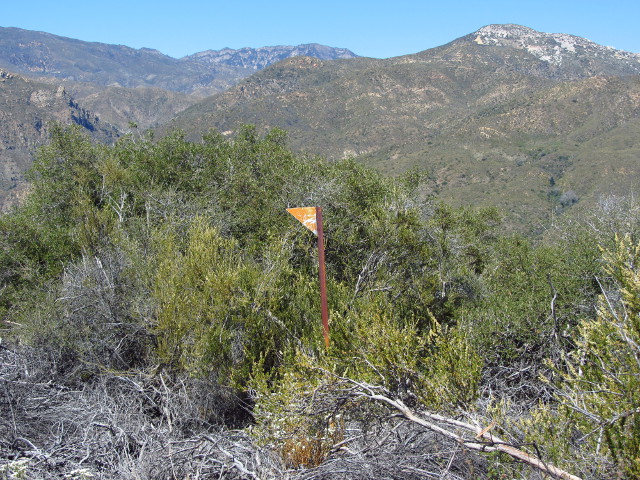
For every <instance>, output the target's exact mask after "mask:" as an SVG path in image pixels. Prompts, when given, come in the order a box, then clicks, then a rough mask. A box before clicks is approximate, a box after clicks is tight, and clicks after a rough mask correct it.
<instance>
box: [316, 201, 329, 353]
mask: <svg viewBox="0 0 640 480" xmlns="http://www.w3.org/2000/svg"><path fill="white" fill-rule="evenodd" d="M316 225H317V228H318V264H319V267H320V268H319V269H318V275H319V277H320V312H321V314H322V331H323V333H324V343H325V346H326V348H327V350H328V349H329V307H328V306H327V272H326V267H325V263H324V231H323V227H322V207H316Z"/></svg>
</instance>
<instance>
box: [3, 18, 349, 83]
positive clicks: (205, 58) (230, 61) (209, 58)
mask: <svg viewBox="0 0 640 480" xmlns="http://www.w3.org/2000/svg"><path fill="white" fill-rule="evenodd" d="M301 55H311V56H317V57H318V58H321V59H323V60H331V59H337V58H353V57H355V54H353V53H352V52H350V51H349V50H347V49H344V48H332V47H327V46H324V45H318V44H309V45H299V46H295V47H289V46H276V47H262V48H243V49H241V50H230V49H225V50H221V51H219V52H216V51H214V50H207V51H205V52H200V53H196V54H194V55H190V56H187V57H184V58H181V59H176V58H173V57H170V56H168V55H164V54H163V53H161V52H159V51H158V50H153V49H150V48H141V49H134V48H130V47H126V46H123V45H109V44H105V43H97V42H85V41H82V40H76V39H72V38H66V37H60V36H57V35H53V34H50V33H45V32H35V31H31V30H22V29H20V28H13V27H10V28H6V27H0V67H1V68H5V69H6V70H9V71H13V72H16V73H20V74H22V75H25V76H32V77H35V76H39V77H50V78H56V79H59V80H66V81H74V82H90V83H93V84H96V85H101V86H104V87H106V86H115V87H127V88H136V87H153V88H163V89H165V90H171V91H174V92H181V93H194V92H198V93H199V94H200V95H206V94H211V93H216V92H219V91H222V90H226V89H227V88H229V87H230V86H232V85H234V84H236V83H238V81H240V80H241V79H243V78H245V77H247V76H249V75H251V74H252V73H254V72H255V71H256V70H260V69H262V68H264V67H266V66H269V65H271V64H273V63H275V62H278V61H280V60H283V59H285V58H289V57H292V56H301Z"/></svg>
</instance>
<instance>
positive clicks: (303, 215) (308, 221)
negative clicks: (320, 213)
mask: <svg viewBox="0 0 640 480" xmlns="http://www.w3.org/2000/svg"><path fill="white" fill-rule="evenodd" d="M287 212H289V213H290V214H291V215H293V216H294V217H296V218H297V219H298V220H299V221H300V223H302V224H303V225H304V226H305V227H307V228H308V229H309V230H311V231H312V232H313V233H314V234H315V235H318V225H317V223H316V207H300V208H287Z"/></svg>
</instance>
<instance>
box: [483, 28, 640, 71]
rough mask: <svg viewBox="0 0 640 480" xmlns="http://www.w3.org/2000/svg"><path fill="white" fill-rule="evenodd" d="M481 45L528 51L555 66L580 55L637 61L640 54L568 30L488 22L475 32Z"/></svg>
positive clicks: (639, 61) (639, 58)
mask: <svg viewBox="0 0 640 480" xmlns="http://www.w3.org/2000/svg"><path fill="white" fill-rule="evenodd" d="M472 37H473V41H474V42H475V43H477V44H478V45H495V46H501V47H512V48H518V49H522V50H526V51H527V52H528V53H530V54H531V55H533V56H535V57H537V58H539V59H540V60H544V61H546V62H549V63H551V64H554V65H562V64H563V63H564V62H565V61H567V59H570V58H571V59H572V58H575V57H576V56H577V55H579V54H589V55H593V56H596V57H597V56H602V57H606V56H615V57H616V58H618V59H626V60H628V61H630V62H632V63H637V64H638V66H639V67H640V54H636V53H630V52H625V51H622V50H616V49H615V48H613V47H604V46H602V45H598V44H597V43H594V42H592V41H591V40H587V39H586V38H582V37H577V36H575V35H569V34H566V33H543V32H539V31H537V30H534V29H532V28H529V27H524V26H522V25H514V24H505V25H487V26H485V27H482V28H481V29H480V30H478V31H477V32H475V33H473V34H472Z"/></svg>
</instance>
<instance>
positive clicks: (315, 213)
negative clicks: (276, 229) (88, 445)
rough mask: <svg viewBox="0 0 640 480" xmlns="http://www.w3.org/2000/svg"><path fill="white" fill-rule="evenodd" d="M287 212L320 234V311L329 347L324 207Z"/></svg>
mask: <svg viewBox="0 0 640 480" xmlns="http://www.w3.org/2000/svg"><path fill="white" fill-rule="evenodd" d="M287 212H289V213H290V214H291V215H293V216H294V217H296V218H297V219H298V220H299V221H300V223H302V224H303V225H304V226H305V227H307V228H308V229H309V230H311V231H312V232H313V233H315V234H316V235H317V236H318V267H319V268H318V277H319V280H320V313H321V315H322V332H323V334H324V344H325V347H326V348H327V350H328V349H329V307H328V306H327V273H326V267H325V262H324V231H323V227H322V207H301V208H287Z"/></svg>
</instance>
